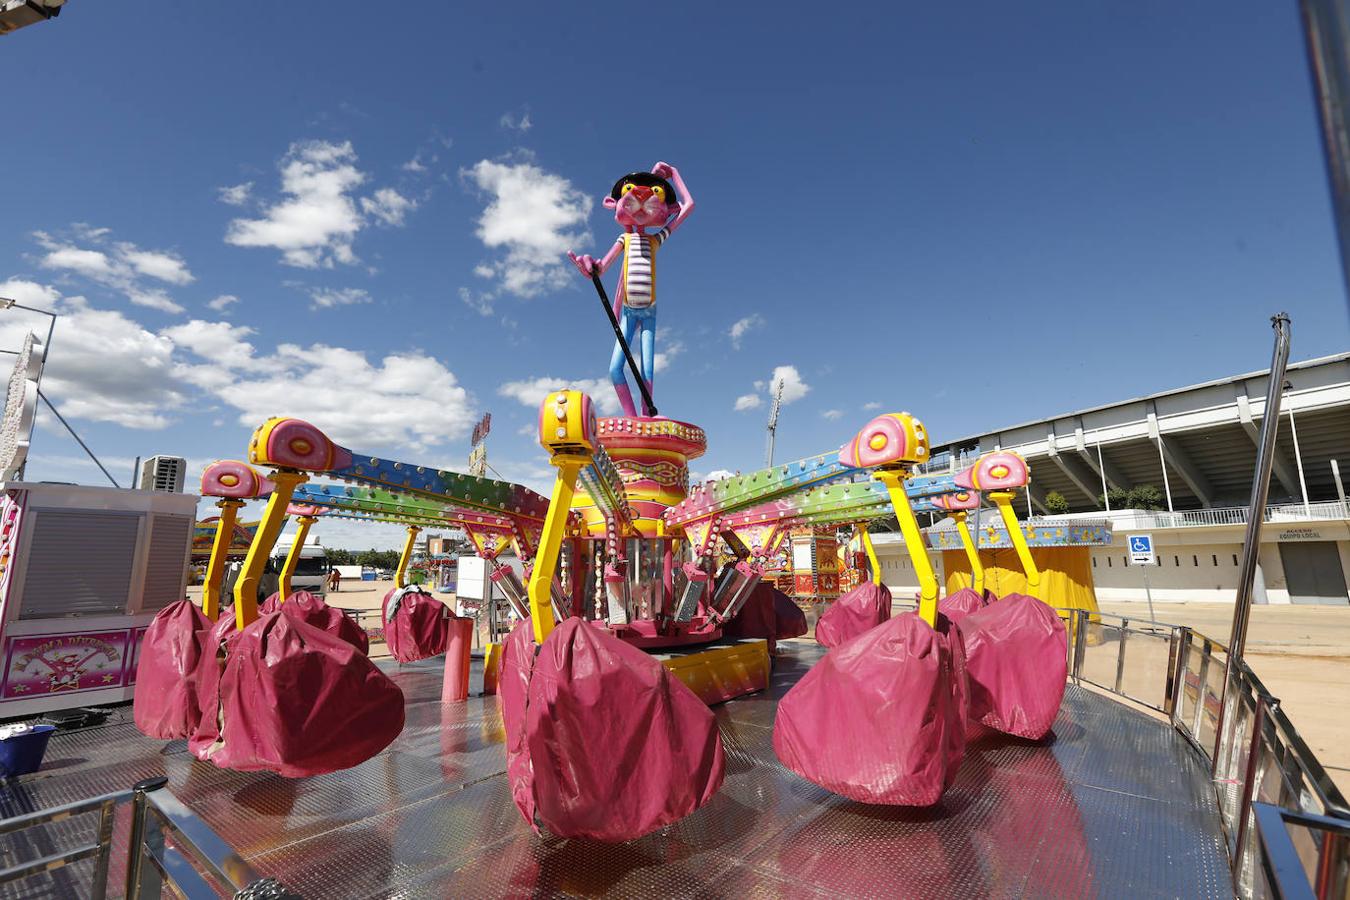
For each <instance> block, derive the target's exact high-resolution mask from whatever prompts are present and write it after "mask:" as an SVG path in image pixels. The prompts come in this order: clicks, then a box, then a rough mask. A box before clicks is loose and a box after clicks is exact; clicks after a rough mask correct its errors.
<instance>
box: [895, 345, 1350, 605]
mask: <svg viewBox="0 0 1350 900" xmlns="http://www.w3.org/2000/svg"><path fill="white" fill-rule="evenodd" d="M1269 374H1270V373H1269V370H1265V371H1261V372H1251V373H1248V374H1245V375H1237V376H1233V377H1231V378H1223V379H1219V380H1216V381H1209V382H1205V383H1203V384H1197V385H1192V386H1190V387H1184V388H1178V389H1176V390H1171V391H1164V392H1162V393H1158V394H1152V395H1150V396H1147V397H1139V398H1136V399H1132V400H1124V401H1121V402H1119V403H1112V404H1108V405H1105V406H1098V407H1093V408H1091V409H1085V410H1080V411H1078V412H1072V413H1066V414H1064V415H1058V416H1051V417H1049V418H1046V419H1041V420H1038V421H1035V422H1024V423H1022V424H1020V425H1013V426H1010V427H1007V428H1003V429H1000V430H998V431H990V432H985V433H982V434H976V435H970V436H968V437H965V438H961V439H960V440H956V441H951V442H949V443H946V444H939V445H935V446H934V448H933V451H934V452H933V463H932V464H931V465H930V466H928V467H927V471H941V470H944V469H948V468H952V469H961V468H963V467H964V466H966V465H968V464H969V463H970V461H971V460H973V459H974V457H975V456H977V455H978V454H980V453H983V452H987V451H990V450H996V449H1008V450H1016V451H1017V452H1018V453H1020V454H1022V455H1023V456H1024V457H1026V459H1027V462H1028V463H1030V465H1031V476H1032V485H1031V491H1030V493H1029V495H1028V497H1027V503H1028V505H1029V506H1030V510H1029V511H1023V514H1024V515H1026V514H1029V513H1030V514H1035V516H1036V518H1045V519H1054V518H1068V517H1072V518H1075V519H1083V518H1109V519H1110V520H1111V521H1112V524H1113V526H1114V535H1115V537H1114V543H1113V544H1112V546H1110V547H1101V548H1094V549H1093V551H1092V558H1093V577H1094V581H1095V583H1096V586H1097V596H1098V598H1099V599H1101V600H1140V601H1142V600H1144V599H1145V592H1146V588H1147V591H1148V593H1151V594H1152V597H1153V599H1154V600H1155V601H1163V602H1165V601H1180V600H1200V601H1228V602H1231V601H1232V599H1233V594H1234V590H1235V588H1236V587H1237V575H1238V561H1239V560H1240V557H1241V546H1242V537H1243V530H1244V527H1245V524H1246V519H1247V509H1246V504H1247V502H1248V500H1249V497H1250V492H1251V482H1252V475H1253V473H1254V471H1255V466H1256V445H1257V440H1258V437H1259V434H1260V428H1261V421H1262V417H1263V416H1264V414H1265V395H1266V387H1267V384H1268V382H1269ZM1285 381H1286V384H1285V393H1284V397H1283V399H1282V401H1281V412H1280V424H1279V431H1278V438H1277V440H1276V447H1275V449H1276V454H1275V465H1274V472H1273V474H1272V477H1271V484H1270V497H1269V504H1270V505H1269V506H1268V507H1267V509H1266V510H1265V526H1264V527H1263V529H1262V536H1261V553H1260V557H1259V558H1260V564H1261V565H1260V569H1261V571H1260V572H1259V573H1258V576H1257V587H1256V599H1257V602H1267V603H1331V604H1350V589H1348V588H1347V583H1350V505H1347V502H1346V495H1345V488H1344V483H1343V479H1344V476H1342V474H1341V470H1342V466H1343V465H1350V353H1342V354H1338V355H1335V356H1328V357H1323V358H1321V359H1313V360H1307V361H1305V362H1299V363H1291V364H1290V365H1289V368H1288V373H1287V375H1286V379H1285ZM1143 485H1151V486H1153V487H1155V488H1157V490H1158V493H1159V495H1160V496H1161V499H1162V506H1163V508H1162V509H1161V510H1152V511H1147V510H1137V509H1124V510H1122V509H1110V508H1108V502H1107V501H1109V494H1108V492H1109V491H1111V490H1112V489H1118V490H1120V491H1129V490H1131V489H1135V488H1139V487H1140V486H1143ZM1052 492H1054V493H1058V494H1059V495H1060V496H1062V497H1063V498H1064V500H1065V501H1067V506H1068V509H1069V510H1070V512H1069V513H1067V514H1061V515H1060V516H1055V515H1050V514H1049V513H1050V506H1047V503H1048V502H1049V499H1048V498H1049V497H1050V494H1051V493H1052ZM1104 495H1106V496H1105V497H1104ZM1141 533H1148V534H1152V535H1153V539H1154V544H1155V546H1156V547H1157V557H1158V559H1157V562H1158V564H1157V565H1156V566H1153V567H1144V566H1130V565H1128V558H1129V554H1128V552H1127V550H1126V548H1127V546H1128V539H1129V536H1130V535H1132V534H1141ZM881 537H882V540H881V541H880V546H879V548H878V549H879V551H880V552H881V553H882V557H883V560H882V562H883V571H884V572H885V574H886V580H887V583H888V584H892V580H891V579H892V577H894V578H895V582H894V585H893V587H894V588H895V589H898V590H899V591H901V592H902V593H904V594H905V595H908V594H910V593H912V592H913V591H914V590H915V587H914V586H913V584H911V583H910V582H914V579H913V575H912V572H913V568H912V567H910V566H908V561H907V560H902V559H900V558H899V557H902V556H903V547H902V546H900V545H899V544H898V543H897V542H894V541H891V540H890V539H889V538H888V536H881ZM883 547H884V548H885V549H884V550H882V548H883ZM938 571H941V567H940V563H939V567H938ZM905 573H909V576H908V580H906V578H905ZM1146 578H1147V585H1146V584H1145V579H1146ZM915 583H916V582H915Z"/></svg>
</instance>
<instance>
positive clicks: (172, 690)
mask: <svg viewBox="0 0 1350 900" xmlns="http://www.w3.org/2000/svg"><path fill="white" fill-rule="evenodd" d="M211 625H212V622H211V620H210V619H208V618H206V616H204V615H202V611H201V610H199V609H198V608H197V607H196V605H195V604H194V603H192V602H191V601H190V600H178V601H176V602H174V603H170V604H169V605H168V606H166V607H164V608H163V609H161V610H160V611H159V612H158V613H157V614H156V615H155V618H154V620H153V621H151V622H150V627H149V628H147V629H146V630H145V636H144V637H143V638H142V639H141V650H140V660H139V661H138V662H137V663H136V697H135V700H134V701H133V702H132V715H133V717H134V718H135V720H136V727H137V728H139V729H140V730H141V732H142V733H143V734H146V735H148V736H150V737H153V738H159V739H160V740H162V741H170V740H174V739H176V738H185V737H187V736H188V735H190V734H191V733H192V731H193V729H195V728H196V727H197V722H198V721H199V720H200V719H201V716H202V710H201V706H200V705H199V704H198V702H197V671H198V669H199V668H200V666H201V660H202V648H203V646H204V645H205V643H206V637H207V632H208V631H209V630H210V628H211Z"/></svg>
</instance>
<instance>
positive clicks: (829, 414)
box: [820, 409, 844, 422]
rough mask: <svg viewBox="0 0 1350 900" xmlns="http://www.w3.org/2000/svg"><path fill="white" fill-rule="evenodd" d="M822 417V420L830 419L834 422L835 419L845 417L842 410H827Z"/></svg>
mask: <svg viewBox="0 0 1350 900" xmlns="http://www.w3.org/2000/svg"><path fill="white" fill-rule="evenodd" d="M820 417H821V418H822V419H829V420H830V421H831V422H833V421H834V420H835V419H842V418H843V417H844V411H843V410H842V409H827V410H825V411H824V412H823V413H821V414H820Z"/></svg>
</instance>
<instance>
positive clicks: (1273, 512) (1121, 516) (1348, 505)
mask: <svg viewBox="0 0 1350 900" xmlns="http://www.w3.org/2000/svg"><path fill="white" fill-rule="evenodd" d="M1085 517H1086V519H1087V520H1088V521H1091V522H1094V523H1095V522H1101V521H1103V520H1106V521H1109V522H1110V523H1111V524H1112V526H1113V527H1114V528H1116V529H1118V530H1122V531H1135V530H1139V531H1147V530H1149V529H1152V528H1186V527H1192V526H1200V525H1246V524H1247V507H1245V506H1226V507H1219V508H1215V509H1188V510H1185V511H1183V512H1166V511H1164V510H1156V511H1145V510H1134V511H1132V512H1131V513H1130V514H1128V515H1127V514H1125V513H1123V512H1113V513H1101V514H1099V515H1097V516H1095V517H1094V516H1093V515H1092V514H1090V513H1089V514H1085ZM1335 519H1350V501H1345V502H1342V501H1340V500H1329V501H1325V502H1320V503H1309V504H1307V505H1306V506H1305V505H1303V504H1302V503H1285V504H1281V505H1279V506H1267V507H1266V512H1265V515H1264V516H1263V517H1262V519H1261V521H1262V522H1268V523H1270V524H1272V525H1290V524H1295V523H1299V522H1322V521H1327V520H1335ZM1027 521H1028V523H1031V524H1037V523H1044V524H1055V525H1060V524H1070V520H1068V519H1061V518H1047V517H1045V516H1033V517H1031V518H1030V519H1028V520H1027Z"/></svg>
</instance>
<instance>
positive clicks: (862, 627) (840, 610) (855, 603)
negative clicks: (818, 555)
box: [816, 581, 891, 647]
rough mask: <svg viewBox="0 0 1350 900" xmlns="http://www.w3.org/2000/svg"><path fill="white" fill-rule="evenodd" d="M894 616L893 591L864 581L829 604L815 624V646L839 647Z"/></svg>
mask: <svg viewBox="0 0 1350 900" xmlns="http://www.w3.org/2000/svg"><path fill="white" fill-rule="evenodd" d="M890 617H891V591H890V589H889V588H887V587H886V585H884V584H873V583H872V582H870V581H865V582H863V583H862V584H860V585H858V586H857V587H855V588H854V589H853V590H851V591H849V592H848V593H846V594H844V595H843V596H841V597H840V598H839V599H838V600H836V601H834V602H833V603H831V604H830V607H829V609H827V610H825V611H824V612H823V613H821V614H820V619H819V620H818V621H817V622H816V643H818V644H820V645H821V646H822V647H838V646H839V645H840V644H843V643H845V642H846V641H849V640H851V639H853V638H855V637H857V636H858V635H860V634H862V633H863V632H864V631H867V630H869V629H871V628H875V627H877V626H878V625H880V624H881V623H882V622H885V621H886V620H888V619H889V618H890Z"/></svg>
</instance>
